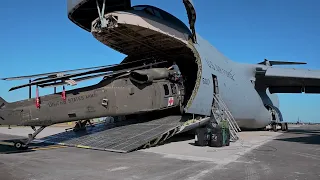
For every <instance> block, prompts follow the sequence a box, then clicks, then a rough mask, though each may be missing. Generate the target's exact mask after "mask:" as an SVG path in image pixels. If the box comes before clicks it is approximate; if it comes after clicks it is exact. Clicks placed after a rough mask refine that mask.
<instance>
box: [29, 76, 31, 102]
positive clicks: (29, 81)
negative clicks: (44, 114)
mask: <svg viewBox="0 0 320 180" xmlns="http://www.w3.org/2000/svg"><path fill="white" fill-rule="evenodd" d="M30 83H31V79H29V84H30ZM29 99H31V85H29Z"/></svg>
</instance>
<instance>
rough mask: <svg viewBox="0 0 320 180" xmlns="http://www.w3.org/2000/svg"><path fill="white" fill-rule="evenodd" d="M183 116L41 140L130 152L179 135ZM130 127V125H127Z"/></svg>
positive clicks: (125, 124) (71, 133)
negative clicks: (176, 134)
mask: <svg viewBox="0 0 320 180" xmlns="http://www.w3.org/2000/svg"><path fill="white" fill-rule="evenodd" d="M180 121H181V116H168V117H164V118H161V119H155V120H151V121H147V122H139V120H128V121H122V122H118V123H113V124H104V123H101V124H97V125H96V126H95V127H90V126H88V127H87V128H86V130H83V131H78V132H74V131H73V130H70V131H67V132H62V133H59V134H55V135H52V136H48V137H45V138H42V139H41V140H44V141H45V142H48V143H54V144H60V145H66V146H72V147H79V148H87V149H96V150H104V151H112V152H122V153H126V152H130V151H134V150H137V149H139V148H142V147H150V146H154V145H156V144H158V143H159V142H163V141H164V140H166V139H168V138H170V137H172V136H173V135H174V134H175V133H177V132H178V130H179V129H178V128H179V127H180V126H181V124H182V122H180ZM128 123H130V124H128Z"/></svg>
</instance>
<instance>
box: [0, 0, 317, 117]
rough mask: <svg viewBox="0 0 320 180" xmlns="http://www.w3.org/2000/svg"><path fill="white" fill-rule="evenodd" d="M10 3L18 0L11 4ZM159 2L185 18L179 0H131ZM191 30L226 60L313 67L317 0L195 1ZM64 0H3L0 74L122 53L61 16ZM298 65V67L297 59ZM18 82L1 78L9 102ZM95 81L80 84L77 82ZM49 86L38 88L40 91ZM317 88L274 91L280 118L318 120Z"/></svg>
mask: <svg viewBox="0 0 320 180" xmlns="http://www.w3.org/2000/svg"><path fill="white" fill-rule="evenodd" d="M16 2H19V4H18V3H16ZM132 3H133V4H150V5H155V6H158V7H160V8H162V9H165V10H166V11H168V12H170V13H172V14H173V15H175V16H177V17H178V18H180V19H181V20H182V21H184V22H185V23H187V15H186V12H185V9H184V6H183V4H182V0H177V1H176V0H174V1H173V0H161V1H159V0H133V1H132ZM194 3H195V6H196V10H197V17H198V19H197V22H196V30H197V32H198V33H199V34H201V36H202V37H204V38H206V39H207V40H209V41H210V42H211V43H212V44H213V46H215V47H217V48H218V49H219V50H220V51H221V52H222V53H224V54H225V55H226V56H227V57H229V58H230V59H231V60H233V61H237V62H246V63H257V62H260V61H262V60H263V59H264V58H269V59H279V60H287V61H306V62H307V63H308V64H307V65H302V66H300V67H301V68H310V69H320V61H318V58H319V53H318V52H320V51H319V49H320V34H319V32H320V11H319V7H320V1H319V0H305V1H301V0H268V1H256V0H202V1H200V0H194ZM66 4H67V3H66V0H52V1H49V0H28V1H12V0H2V1H1V6H0V23H1V27H2V28H1V29H0V59H1V71H0V77H8V76H17V75H28V74H34V73H42V72H50V71H58V70H66V69H74V68H81V67H88V66H99V65H105V64H114V63H119V62H120V61H121V60H122V58H124V55H122V54H120V53H118V52H116V51H114V50H112V49H110V48H108V47H106V46H104V45H103V44H101V43H100V42H98V41H97V40H95V39H94V38H93V37H92V35H91V34H90V33H87V32H85V31H84V30H82V29H81V28H79V27H77V26H76V25H74V24H73V23H72V22H70V21H69V20H68V18H67V10H66ZM296 67H297V66H296ZM24 82H25V81H13V82H0V87H1V89H0V95H1V96H2V97H3V98H5V99H6V100H8V101H16V100H21V99H24V98H27V96H28V93H27V89H23V90H17V91H14V92H8V90H9V88H10V87H11V86H14V85H17V84H21V83H24ZM93 82H96V81H90V82H86V83H81V84H80V86H83V85H87V84H88V83H93ZM52 91H53V90H52V89H49V90H48V89H46V90H42V89H41V91H40V93H41V95H43V94H47V93H51V92H52ZM319 107H320V95H306V94H285V95H280V109H281V110H282V112H283V116H284V119H285V120H287V121H296V120H297V118H298V116H299V117H300V119H301V120H303V121H305V122H309V121H311V122H320V114H318V111H319Z"/></svg>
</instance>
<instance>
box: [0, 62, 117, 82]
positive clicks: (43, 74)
mask: <svg viewBox="0 0 320 180" xmlns="http://www.w3.org/2000/svg"><path fill="white" fill-rule="evenodd" d="M109 66H114V65H107V66H96V67H90V68H81V69H73V70H65V71H57V72H50V73H42V74H33V75H27V76H16V77H8V78H2V79H1V80H6V81H11V80H21V79H30V78H34V77H40V76H51V75H56V74H60V73H66V72H76V71H84V70H90V69H97V68H104V67H109ZM45 78H50V77H45ZM39 79H40V78H39Z"/></svg>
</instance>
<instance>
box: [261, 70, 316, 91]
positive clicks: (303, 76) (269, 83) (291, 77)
mask: <svg viewBox="0 0 320 180" xmlns="http://www.w3.org/2000/svg"><path fill="white" fill-rule="evenodd" d="M256 85H261V86H266V87H269V91H270V93H302V92H304V93H320V71H319V70H309V69H295V68H279V67H258V68H256Z"/></svg>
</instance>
